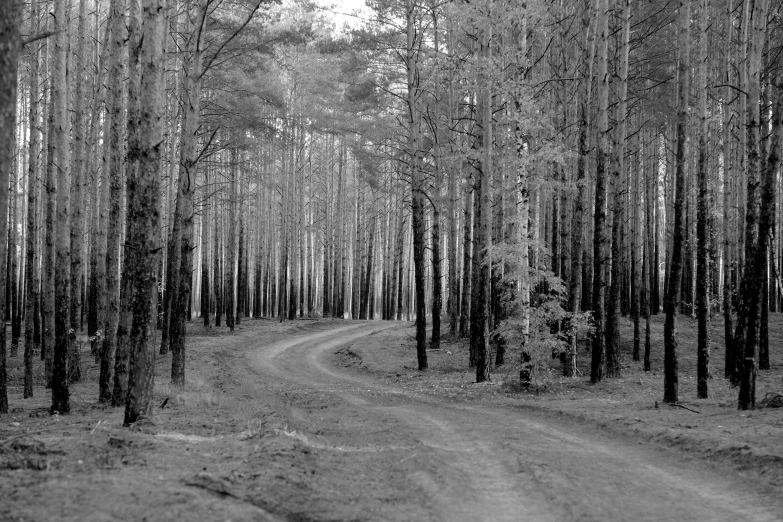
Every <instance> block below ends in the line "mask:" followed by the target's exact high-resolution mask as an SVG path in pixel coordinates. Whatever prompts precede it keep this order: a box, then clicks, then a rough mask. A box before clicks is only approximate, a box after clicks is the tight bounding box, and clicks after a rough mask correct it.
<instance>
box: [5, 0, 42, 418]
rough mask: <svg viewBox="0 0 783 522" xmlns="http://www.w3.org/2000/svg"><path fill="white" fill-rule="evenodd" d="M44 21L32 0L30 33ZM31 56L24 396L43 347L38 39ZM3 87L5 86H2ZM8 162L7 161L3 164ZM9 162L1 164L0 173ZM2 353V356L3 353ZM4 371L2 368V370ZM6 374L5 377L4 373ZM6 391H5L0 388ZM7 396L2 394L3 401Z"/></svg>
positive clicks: (28, 393)
mask: <svg viewBox="0 0 783 522" xmlns="http://www.w3.org/2000/svg"><path fill="white" fill-rule="evenodd" d="M39 26H40V22H39V19H38V0H31V2H30V34H38V32H39ZM31 45H33V46H34V47H33V51H32V53H31V56H30V143H29V145H28V153H29V160H28V171H27V244H26V245H25V250H26V252H25V257H26V261H25V267H24V269H25V274H24V280H25V290H26V293H27V296H26V299H25V323H24V398H25V399H27V398H29V397H32V396H33V362H34V361H33V354H34V352H35V351H36V350H38V349H39V348H40V346H39V343H37V342H36V340H35V317H36V314H37V309H36V306H35V304H36V303H37V302H38V299H39V292H38V287H39V286H40V284H41V283H40V278H39V275H38V274H39V272H38V248H37V247H38V226H37V224H38V173H39V169H38V154H39V151H40V148H41V142H40V130H39V110H38V107H39V105H38V98H39V96H40V93H39V88H38V60H39V58H40V52H39V47H38V43H33V44H31ZM0 89H2V88H0ZM3 165H4V164H3ZM4 170H5V166H0V176H2V174H1V173H2V172H3V171H4ZM0 357H2V356H0ZM0 371H2V370H0ZM0 378H2V377H0ZM0 393H2V392H0ZM2 400H3V399H2V398H0V402H1V401H2Z"/></svg>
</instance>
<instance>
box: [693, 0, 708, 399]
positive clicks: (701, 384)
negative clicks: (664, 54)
mask: <svg viewBox="0 0 783 522" xmlns="http://www.w3.org/2000/svg"><path fill="white" fill-rule="evenodd" d="M707 8H708V3H707V0H701V5H700V7H699V87H698V92H699V160H698V173H697V175H698V206H697V217H696V219H697V222H696V320H697V323H698V327H697V329H698V334H697V337H698V338H697V346H696V351H697V363H696V367H697V372H696V373H697V376H696V379H697V382H696V391H697V395H698V397H699V398H700V399H706V398H707V397H708V396H709V388H708V379H709V377H710V346H709V344H710V338H709V321H710V318H709V313H710V301H709V279H708V277H709V274H708V269H709V266H708V263H709V259H708V258H707V256H708V255H709V251H708V244H707V240H708V238H707V226H708V223H707V220H708V219H709V209H708V208H707V207H708V201H707V199H708V196H709V194H708V188H707V168H708V165H707V139H708V135H707V39H708V35H707V23H708V20H707V14H708V13H707Z"/></svg>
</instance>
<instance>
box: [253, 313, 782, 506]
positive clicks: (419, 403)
mask: <svg viewBox="0 0 783 522" xmlns="http://www.w3.org/2000/svg"><path fill="white" fill-rule="evenodd" d="M393 326H395V325H394V324H389V323H347V325H346V326H342V327H338V328H336V329H333V330H328V331H324V332H319V333H309V334H303V335H298V336H292V337H291V338H289V339H286V340H284V341H281V342H276V343H273V344H269V345H264V343H263V341H260V342H258V343H257V344H254V345H253V346H251V347H250V348H249V350H248V352H247V353H248V361H249V363H250V365H251V366H252V367H253V369H254V370H255V371H256V372H258V373H259V374H262V375H264V376H265V377H266V378H268V379H269V380H270V381H273V382H274V383H275V385H277V386H279V387H280V389H281V390H282V389H289V390H298V391H299V392H303V393H310V394H312V395H315V396H321V397H323V396H328V397H329V398H330V400H332V401H336V402H338V403H340V404H342V408H329V409H327V410H323V411H320V412H319V417H318V418H310V428H311V431H315V428H317V427H318V426H319V423H331V425H333V426H340V425H343V428H342V430H343V438H342V440H348V441H351V440H352V439H351V437H352V434H357V435H356V437H355V438H356V440H360V442H361V444H363V445H365V446H366V445H368V444H371V445H373V446H374V447H375V448H376V449H377V450H378V451H377V452H376V453H375V454H377V455H378V458H388V454H385V453H384V452H383V451H380V450H383V449H396V450H398V453H399V454H400V455H405V456H404V457H402V458H401V459H399V461H400V462H402V461H406V462H405V467H406V470H407V480H408V481H410V482H411V483H412V484H413V485H414V486H415V487H416V488H417V490H418V491H420V492H421V494H422V495H423V496H424V498H426V499H427V502H428V512H429V513H430V514H431V517H432V519H433V520H447V521H452V520H466V521H467V520H470V521H476V520H498V521H505V520H509V521H510V520H530V521H539V520H540V521H549V520H551V521H572V520H573V521H580V522H587V521H608V520H617V521H626V520H627V521H669V520H671V521H731V522H736V521H739V520H743V521H746V520H748V521H781V520H783V508H782V507H781V504H780V501H779V500H775V499H770V498H768V497H765V496H764V495H761V494H758V493H756V492H754V491H752V490H751V489H750V488H749V487H748V486H747V485H745V484H743V483H741V479H740V478H739V477H734V476H730V475H728V474H725V473H723V474H721V473H718V472H716V471H715V470H713V469H712V468H710V467H709V466H707V465H704V464H703V463H701V462H699V461H698V460H695V459H694V460H689V459H677V458H676V454H674V452H664V451H661V450H658V449H655V448H650V447H647V446H641V445H639V444H638V443H634V442H627V441H622V440H618V439H617V438H613V437H610V436H607V435H606V434H603V433H601V432H599V431H598V430H596V429H595V428H594V427H591V426H588V425H585V424H580V423H579V422H577V421H569V420H560V419H553V418H548V417H545V416H541V415H538V414H535V413H531V412H530V411H526V410H524V409H522V408H514V407H507V406H506V407H504V406H487V405H486V404H476V403H461V402H456V403H455V402H449V403H444V402H441V401H440V400H439V399H438V398H437V397H435V396H428V395H420V394H412V393H408V392H405V391H403V390H402V389H400V388H396V387H394V386H390V385H387V384H381V383H378V382H375V381H374V380H373V379H372V378H371V376H368V375H365V374H363V373H360V372H355V371H352V370H351V369H350V368H340V367H336V366H334V365H331V364H330V363H329V358H330V356H331V355H332V354H333V353H334V352H335V350H336V349H337V348H338V347H340V346H343V345H345V344H348V343H353V342H356V341H359V340H360V339H361V337H363V336H367V335H371V334H372V333H375V332H378V331H380V330H383V329H386V328H390V327H393ZM346 412H350V419H347V418H345V416H346ZM330 415H332V416H333V417H332V418H330V417H329V416H330ZM378 426H383V427H384V429H383V430H379V429H378V428H377V427H378ZM358 434H364V436H361V437H360V436H359V435H358ZM346 451H347V450H346Z"/></svg>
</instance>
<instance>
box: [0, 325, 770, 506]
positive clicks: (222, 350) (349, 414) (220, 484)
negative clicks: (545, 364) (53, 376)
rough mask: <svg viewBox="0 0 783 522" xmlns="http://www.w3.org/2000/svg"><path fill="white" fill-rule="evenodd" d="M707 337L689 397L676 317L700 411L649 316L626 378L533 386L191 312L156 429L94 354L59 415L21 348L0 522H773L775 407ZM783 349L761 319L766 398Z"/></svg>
mask: <svg viewBox="0 0 783 522" xmlns="http://www.w3.org/2000/svg"><path fill="white" fill-rule="evenodd" d="M719 328H722V325H721V324H720V323H714V324H713V327H712V331H713V332H714V334H713V365H712V371H713V373H714V374H715V376H716V377H715V378H714V379H712V380H711V381H710V390H711V398H710V399H707V400H698V399H696V392H695V359H696V356H695V344H696V343H695V323H694V322H692V321H691V320H690V319H688V318H681V322H680V327H679V332H680V338H679V346H680V396H681V399H682V405H683V406H686V407H688V408H690V409H692V410H696V411H698V412H699V413H695V412H693V411H690V410H687V409H684V408H679V407H671V406H665V405H663V404H662V403H661V401H660V398H661V395H662V389H663V383H662V379H663V377H662V340H661V332H662V319H658V318H656V319H655V320H654V322H653V336H652V343H653V351H652V355H653V357H652V365H653V371H652V372H650V373H645V372H643V371H642V370H641V363H637V362H633V361H631V357H630V339H631V331H630V326H629V323H625V322H624V323H623V330H622V334H623V341H624V342H623V344H622V350H623V356H622V362H623V376H622V378H619V379H611V380H607V381H605V382H604V383H601V384H599V385H595V386H594V385H590V384H589V383H588V382H587V378H586V377H581V378H577V379H560V378H558V377H556V375H557V367H556V365H555V364H554V363H556V362H557V361H553V367H552V368H553V372H552V375H553V377H551V378H550V379H549V380H548V382H547V383H546V385H545V386H543V385H542V386H537V387H534V389H533V390H532V391H527V392H525V391H520V390H519V388H518V385H517V375H518V367H517V366H516V365H515V364H508V365H507V367H501V368H500V369H499V370H498V371H497V372H496V373H495V374H493V378H492V381H491V382H490V383H487V384H480V385H477V384H474V383H473V380H474V379H473V374H472V372H470V371H468V370H467V345H466V344H465V343H464V342H462V341H456V342H449V341H446V342H444V343H443V345H442V348H441V349H440V350H438V351H430V352H429V362H430V371H427V372H419V371H417V370H416V369H415V347H414V346H415V343H414V341H413V335H414V329H413V327H412V326H411V323H386V322H352V321H333V320H320V321H316V320H301V321H294V322H287V323H278V322H276V321H266V320H243V322H242V324H241V325H239V326H238V327H237V329H236V330H235V331H234V332H233V333H229V332H228V331H227V329H225V328H220V329H216V328H212V329H209V330H205V329H203V328H202V327H201V326H200V325H199V324H198V323H196V322H193V323H191V324H190V325H189V340H188V359H187V363H188V367H187V377H186V386H185V388H184V389H182V390H177V389H173V388H171V387H170V386H169V385H168V371H169V365H170V356H163V357H159V358H158V361H157V365H158V367H157V377H156V382H157V384H156V392H155V396H156V398H155V400H156V409H155V416H154V421H153V422H145V423H144V424H143V425H141V426H134V427H133V428H123V427H122V411H121V409H120V408H117V409H113V408H108V407H105V406H102V405H100V404H98V403H97V402H96V400H95V396H96V395H97V384H96V381H97V372H98V369H97V366H96V365H95V364H94V361H93V360H92V357H91V356H90V355H89V352H88V347H87V346H85V347H83V349H84V350H85V351H84V352H83V359H82V367H83V371H84V377H85V378H84V381H83V382H82V383H78V384H75V385H73V386H72V387H71V392H72V411H71V413H70V414H68V415H56V416H50V415H49V414H48V405H49V393H48V391H47V390H44V389H43V387H42V386H36V388H35V394H36V396H35V397H34V398H32V399H26V400H25V399H22V397H21V390H22V388H21V378H22V377H21V376H22V374H21V357H16V358H11V359H10V375H9V377H10V385H11V389H10V390H9V401H10V404H11V408H12V413H11V414H10V415H8V416H3V417H1V418H0V499H2V501H1V502H0V520H2V521H5V520H9V521H11V520H14V521H48V520H74V521H76V520H79V521H82V520H84V521H89V520H95V521H99V520H101V521H102V520H128V521H131V520H133V521H136V520H149V521H164V520H171V521H174V520H200V521H201V520H204V521H211V520H215V521H217V520H221V521H227V520H234V521H239V520H261V521H264V520H302V521H311V520H312V521H321V520H335V521H337V520H521V519H524V520H557V521H561V520H562V521H567V520H574V521H577V520H578V521H591V520H732V521H736V520H783V499H781V498H780V495H779V493H780V490H781V487H783V450H781V448H780V446H779V442H780V440H781V438H783V408H778V409H773V408H763V409H758V410H755V411H753V412H749V413H743V412H738V411H737V409H736V390H735V389H733V388H731V387H729V386H727V385H726V384H725V383H724V380H723V379H722V377H720V376H721V375H722V372H723V368H722V350H721V349H719V347H722V337H720V336H719V332H720V330H719ZM782 344H783V315H773V316H771V319H770V345H771V347H772V370H769V371H762V372H759V381H758V388H757V391H758V396H759V399H761V398H763V397H764V394H765V393H766V392H768V391H783V380H781V378H782V377H783V353H781V352H780V350H779V349H778V347H780V346H781V345H782ZM579 355H580V367H582V366H586V364H587V363H588V362H589V361H588V355H589V354H587V352H584V351H581V352H580V354H579ZM512 357H513V356H512ZM40 372H41V369H40V368H38V369H37V372H36V374H37V375H38V379H39V384H40V379H41V377H40ZM656 400H657V401H658V403H659V407H658V408H656V407H655V401H656ZM164 401H165V407H162V408H161V406H162V405H163V403H164ZM565 499H567V500H565Z"/></svg>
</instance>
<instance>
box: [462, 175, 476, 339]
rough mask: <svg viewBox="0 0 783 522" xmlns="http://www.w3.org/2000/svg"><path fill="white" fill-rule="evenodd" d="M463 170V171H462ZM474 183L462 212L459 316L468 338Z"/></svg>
mask: <svg viewBox="0 0 783 522" xmlns="http://www.w3.org/2000/svg"><path fill="white" fill-rule="evenodd" d="M460 170H461V169H460ZM472 185H473V184H472V183H471V182H470V180H468V182H467V183H465V194H464V196H463V198H464V201H465V207H464V210H463V212H462V233H463V239H462V298H461V299H460V314H459V336H460V337H462V338H463V339H465V338H467V337H468V335H469V333H470V303H471V296H472V295H473V290H472V288H471V287H472V280H473V278H472V275H471V271H472V269H473V254H472V249H473V238H472V232H473V212H472V210H473V196H474V194H473V190H472V188H471V187H472Z"/></svg>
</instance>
